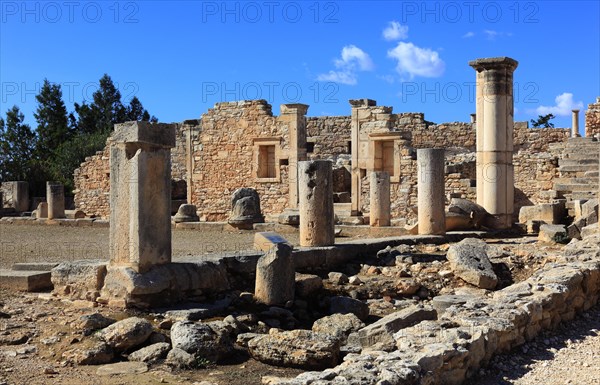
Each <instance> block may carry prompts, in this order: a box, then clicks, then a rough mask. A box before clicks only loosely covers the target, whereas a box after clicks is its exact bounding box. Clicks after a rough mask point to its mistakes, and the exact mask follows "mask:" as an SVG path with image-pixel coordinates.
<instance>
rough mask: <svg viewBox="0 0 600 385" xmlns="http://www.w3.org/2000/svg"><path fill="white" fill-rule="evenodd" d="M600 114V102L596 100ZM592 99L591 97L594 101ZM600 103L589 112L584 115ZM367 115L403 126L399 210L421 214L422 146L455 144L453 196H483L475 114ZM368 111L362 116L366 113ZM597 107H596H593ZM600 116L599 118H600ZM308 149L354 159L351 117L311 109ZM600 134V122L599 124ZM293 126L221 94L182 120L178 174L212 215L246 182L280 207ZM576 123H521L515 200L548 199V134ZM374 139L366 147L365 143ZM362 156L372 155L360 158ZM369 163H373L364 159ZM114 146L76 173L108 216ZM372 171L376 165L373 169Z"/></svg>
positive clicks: (83, 193)
mask: <svg viewBox="0 0 600 385" xmlns="http://www.w3.org/2000/svg"><path fill="white" fill-rule="evenodd" d="M596 105H597V107H598V109H597V111H598V116H600V103H597V104H596ZM596 105H590V106H596ZM592 110H593V108H591V107H590V110H589V111H588V112H586V124H588V121H589V120H590V116H592V115H593V114H591V113H590V111H592ZM363 113H364V114H365V115H364V116H366V119H365V120H363V122H362V123H361V124H362V125H363V127H364V132H365V133H366V135H370V134H371V133H375V134H376V135H380V134H381V133H384V134H385V133H390V132H391V133H396V135H397V137H394V138H395V139H394V140H395V141H396V143H397V146H398V149H397V151H398V152H397V154H398V156H397V158H396V161H397V162H398V163H399V167H398V170H399V173H398V175H397V176H396V178H394V179H392V183H391V200H392V202H391V210H392V218H393V219H405V220H406V221H407V222H409V223H410V222H411V221H413V220H414V219H415V218H416V205H417V190H416V184H417V178H416V149H417V148H428V147H437V148H440V147H443V148H447V149H449V150H448V151H447V159H446V165H447V167H446V171H447V173H446V193H447V194H446V195H447V196H449V195H450V194H451V195H453V196H461V197H463V198H467V199H472V200H475V182H474V180H475V175H474V151H475V139H476V138H475V127H474V125H473V124H471V123H461V122H452V123H440V124H434V123H431V122H428V121H426V120H425V116H424V114H423V113H398V114H394V113H392V109H391V107H384V106H372V107H369V109H368V111H365V112H363ZM364 116H363V117H364ZM594 116H596V115H594ZM598 122H599V123H598V124H600V118H598ZM306 130H307V138H308V143H314V145H313V146H311V145H310V144H309V145H308V147H309V149H311V148H310V147H312V151H311V152H309V153H308V154H307V155H308V158H312V159H332V160H334V161H335V160H337V161H338V164H348V159H349V158H350V155H349V154H348V151H349V142H350V138H351V117H350V116H331V117H309V118H306ZM598 132H599V133H600V129H599V131H598ZM288 136H289V135H288V127H287V123H285V122H284V121H283V120H282V119H280V117H278V116H274V115H273V113H272V108H271V106H270V105H269V104H268V103H267V102H266V101H264V100H254V101H241V102H229V103H218V104H217V105H215V108H212V109H210V110H209V111H208V112H206V113H205V114H204V115H203V116H202V119H200V120H189V121H184V122H183V123H181V124H178V129H177V143H176V147H175V148H174V149H173V150H172V155H171V161H172V170H171V172H172V178H173V180H176V181H177V180H179V181H185V182H186V183H187V198H188V201H189V202H190V203H192V204H195V205H196V206H198V211H199V215H200V216H201V218H202V219H204V220H208V221H218V220H225V219H227V217H228V214H229V210H230V208H231V207H230V205H231V202H230V197H231V194H232V193H233V191H234V190H235V189H237V188H240V187H252V188H255V189H257V190H258V192H259V195H260V197H261V207H262V209H263V211H264V213H265V214H267V215H269V214H277V213H279V212H281V211H283V209H284V208H286V207H287V203H288V202H287V200H288V191H289V184H288V183H289V181H288V172H289V170H288V168H289V166H288V159H289V137H288ZM568 137H569V129H564V128H554V129H553V128H544V129H530V128H528V125H527V122H515V127H514V139H515V152H514V167H515V187H516V189H517V190H516V194H515V197H516V199H515V200H516V205H515V206H516V209H515V212H516V213H518V209H519V208H520V207H521V206H523V205H529V204H535V203H545V202H549V201H550V200H551V199H552V198H553V196H552V194H551V192H549V191H548V190H551V189H552V180H553V179H554V178H556V177H557V176H558V156H559V153H554V152H552V151H551V148H550V146H549V144H550V143H559V142H564V141H566V139H567V138H568ZM265 141H267V142H269V143H273V144H276V145H277V154H276V155H277V156H276V158H277V159H276V163H277V164H276V168H277V172H278V175H277V177H276V178H272V179H268V180H265V179H261V178H258V177H257V176H256V172H257V170H256V168H257V165H256V156H257V155H256V152H257V146H258V145H260V144H261V143H263V144H264V143H265ZM367 143H368V139H367V140H365V144H364V146H363V148H364V149H366V146H367ZM361 161H364V159H363V160H361ZM361 168H367V165H366V162H364V165H363V166H361ZM109 172H110V171H109V156H108V150H107V149H105V150H104V151H103V152H99V153H97V154H96V155H94V156H92V157H89V158H87V159H86V162H84V163H82V165H81V167H80V168H79V169H78V170H76V172H75V188H76V190H75V204H76V207H77V209H80V210H83V211H85V212H86V213H87V214H88V215H94V216H98V217H103V218H107V217H108V213H109V206H108V204H109V203H108V197H109V175H110V174H109ZM367 174H368V173H367ZM368 179H369V178H368V175H364V177H363V178H362V183H361V209H362V210H363V211H364V212H368V211H369V201H368V196H369V193H368V192H369V190H368V187H369V185H368Z"/></svg>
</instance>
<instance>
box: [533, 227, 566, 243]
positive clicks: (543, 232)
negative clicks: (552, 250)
mask: <svg viewBox="0 0 600 385" xmlns="http://www.w3.org/2000/svg"><path fill="white" fill-rule="evenodd" d="M538 240H539V241H540V242H547V243H568V242H569V240H570V239H569V236H568V235H567V229H566V228H565V225H549V224H543V225H541V226H540V233H539V235H538Z"/></svg>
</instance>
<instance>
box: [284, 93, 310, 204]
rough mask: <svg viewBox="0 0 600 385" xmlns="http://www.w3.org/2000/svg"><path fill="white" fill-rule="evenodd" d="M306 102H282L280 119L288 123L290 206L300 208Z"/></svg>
mask: <svg viewBox="0 0 600 385" xmlns="http://www.w3.org/2000/svg"><path fill="white" fill-rule="evenodd" d="M307 111H308V105H306V104H299V103H297V104H282V105H281V115H280V116H279V119H280V120H281V121H283V122H286V123H287V124H288V135H289V153H288V170H289V173H288V183H289V195H288V208H290V209H297V208H298V162H300V161H305V160H306V159H307V155H306V112H307Z"/></svg>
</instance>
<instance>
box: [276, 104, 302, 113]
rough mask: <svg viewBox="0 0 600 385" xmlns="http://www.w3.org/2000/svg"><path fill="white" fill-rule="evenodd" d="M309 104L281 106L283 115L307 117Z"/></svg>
mask: <svg viewBox="0 0 600 385" xmlns="http://www.w3.org/2000/svg"><path fill="white" fill-rule="evenodd" d="M308 107H309V106H308V104H302V103H290V104H282V105H281V106H280V110H281V114H299V115H306V113H307V112H308Z"/></svg>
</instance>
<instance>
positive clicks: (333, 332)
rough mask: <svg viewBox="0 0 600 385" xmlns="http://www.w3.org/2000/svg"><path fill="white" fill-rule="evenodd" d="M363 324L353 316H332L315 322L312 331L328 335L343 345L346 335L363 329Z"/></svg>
mask: <svg viewBox="0 0 600 385" xmlns="http://www.w3.org/2000/svg"><path fill="white" fill-rule="evenodd" d="M364 327H365V324H364V323H363V322H362V321H361V320H360V319H358V317H357V316H355V315H354V314H332V315H329V316H326V317H323V318H320V319H318V320H316V321H315V322H314V323H313V326H312V331H313V332H315V333H324V334H328V335H330V336H332V337H334V338H337V339H338V340H340V342H341V343H345V342H346V340H347V338H348V335H350V333H352V332H357V331H358V330H359V329H361V328H364Z"/></svg>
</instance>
